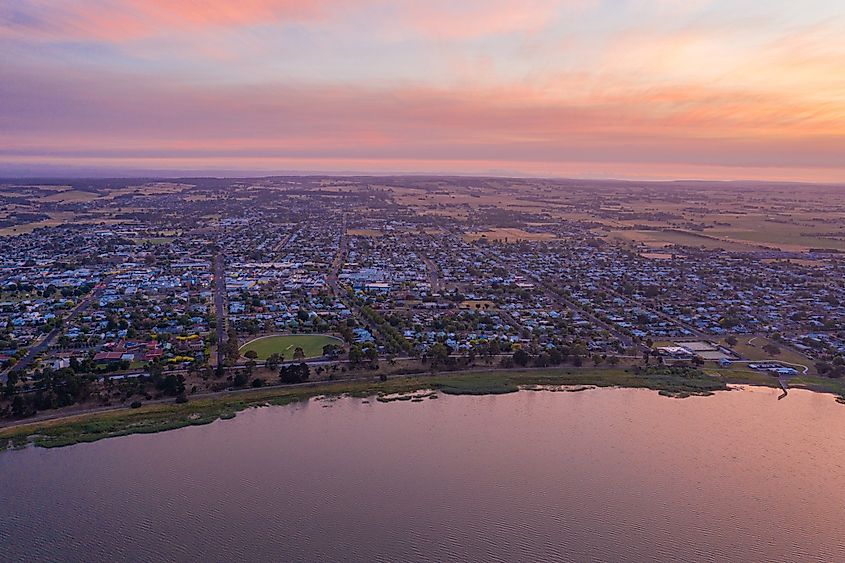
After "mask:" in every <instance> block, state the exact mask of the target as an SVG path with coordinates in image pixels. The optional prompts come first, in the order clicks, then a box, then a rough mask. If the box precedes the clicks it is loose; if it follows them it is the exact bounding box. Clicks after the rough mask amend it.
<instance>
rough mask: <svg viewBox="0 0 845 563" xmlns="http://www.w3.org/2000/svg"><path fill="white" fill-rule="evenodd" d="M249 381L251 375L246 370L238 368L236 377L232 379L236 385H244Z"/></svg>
mask: <svg viewBox="0 0 845 563" xmlns="http://www.w3.org/2000/svg"><path fill="white" fill-rule="evenodd" d="M248 382H249V376H248V375H247V373H246V370H242V369H241V370H238V372H237V373H236V374H235V379H234V380H233V381H232V384H233V385H234V386H235V387H243V386H244V385H246V384H247V383H248Z"/></svg>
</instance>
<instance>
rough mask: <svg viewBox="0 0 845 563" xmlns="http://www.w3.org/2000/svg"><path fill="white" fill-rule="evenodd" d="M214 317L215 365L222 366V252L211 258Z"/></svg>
mask: <svg viewBox="0 0 845 563" xmlns="http://www.w3.org/2000/svg"><path fill="white" fill-rule="evenodd" d="M213 274H214V278H213V284H214V316H215V320H216V322H217V327H216V329H217V365H222V364H223V360H224V358H225V356H226V353H225V351H224V350H223V343H224V342H225V340H226V267H225V262H224V257H223V253H222V252H218V253H217V254H215V255H214V258H213Z"/></svg>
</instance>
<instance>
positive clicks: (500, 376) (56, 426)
mask: <svg viewBox="0 0 845 563" xmlns="http://www.w3.org/2000/svg"><path fill="white" fill-rule="evenodd" d="M760 377H761V376H760V374H755V373H754V372H750V373H749V372H744V371H739V370H737V371H728V372H723V376H721V377H714V376H712V375H707V374H705V373H702V372H696V371H688V372H678V371H676V372H672V371H671V370H668V369H667V370H653V371H649V372H646V373H641V374H636V373H634V371H633V370H625V369H589V368H568V369H567V368H554V369H542V370H512V371H496V370H488V371H482V370H479V371H468V372H461V373H448V374H441V375H427V376H414V377H395V378H392V379H389V380H387V381H339V382H325V383H320V384H315V385H310V386H302V387H275V388H266V389H258V390H254V391H246V392H237V393H223V394H219V395H215V396H211V397H205V398H199V399H192V400H191V401H190V402H188V403H184V404H175V403H166V404H164V403H158V404H151V405H144V406H142V407H141V408H138V409H120V410H113V411H106V412H99V413H98V412H94V413H89V414H83V415H78V416H73V417H68V418H61V419H56V420H50V421H44V422H35V423H30V424H26V423H24V424H21V425H18V426H13V427H8V428H4V429H0V450H2V449H6V448H8V447H18V446H24V445H26V444H30V443H32V444H35V445H36V446H41V447H59V446H66V445H69V444H76V443H80V442H93V441H96V440H100V439H103V438H109V437H113V436H125V435H129V434H140V433H151V432H161V431H165V430H171V429H175V428H182V427H185V426H192V425H200V424H208V423H211V422H213V421H215V420H218V419H226V418H232V417H233V416H235V415H236V413H238V412H239V411H242V410H244V409H247V408H250V407H258V406H265V405H285V404H289V403H292V402H295V401H302V400H307V399H309V398H311V397H314V396H317V395H350V396H355V397H370V396H374V395H375V396H384V395H396V394H400V395H401V394H408V393H414V392H416V391H420V390H424V389H432V390H437V391H439V392H441V393H445V394H465V395H486V394H498V393H511V392H514V391H517V390H519V389H520V388H526V387H527V388H543V387H545V386H564V385H565V386H597V387H613V386H617V387H629V388H646V389H653V390H655V391H659V392H661V394H664V395H669V396H674V397H685V396H689V395H707V394H711V393H713V392H714V391H719V390H725V389H727V384H728V383H751V384H767V385H775V384H776V380H774V379H772V378H770V377H768V376H762V377H764V378H765V379H759V378H760ZM758 379H759V380H758ZM827 381H830V380H827ZM808 383H817V382H815V381H813V382H808ZM819 390H821V389H819ZM826 390H827V391H828V392H832V393H839V394H841V392H842V389H841V387H840V388H838V389H832V388H830V389H826Z"/></svg>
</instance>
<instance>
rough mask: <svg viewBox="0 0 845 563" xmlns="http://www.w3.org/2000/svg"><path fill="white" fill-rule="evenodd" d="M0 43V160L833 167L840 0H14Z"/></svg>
mask: <svg viewBox="0 0 845 563" xmlns="http://www.w3.org/2000/svg"><path fill="white" fill-rule="evenodd" d="M0 50H2V53H3V55H2V56H0V170H3V169H16V168H17V169H22V168H26V169H28V170H33V171H38V170H44V171H56V170H61V169H68V170H70V169H97V170H121V169H132V170H165V171H166V170H186V169H190V170H208V171H209V172H210V173H213V172H214V171H215V170H250V171H254V172H256V173H273V172H277V171H291V170H307V171H326V172H332V171H348V172H361V173H366V172H370V173H380V172H382V173H386V172H390V173H403V172H405V173H458V174H472V173H480V174H489V173H495V172H505V173H507V174H514V175H520V174H524V175H547V176H571V177H616V178H656V179H669V178H701V179H758V180H759V179H769V180H783V181H793V180H795V181H822V182H841V181H843V180H845V72H842V70H843V68H845V6H843V4H842V2H840V1H837V0H807V1H805V2H801V3H797V2H789V1H786V0H773V1H771V2H766V3H761V2H755V1H751V0H732V1H728V0H685V1H684V0H653V1H648V0H573V1H567V2H559V1H554V0H519V1H517V0H484V1H482V0H466V1H462V2H460V3H457V2H450V1H448V0H428V1H425V2H417V1H406V0H400V1H394V2H388V1H386V0H357V1H351V0H313V1H311V2H300V1H297V0H244V1H241V2H236V3H234V2H225V1H222V0H203V1H195V2H179V3H173V2H166V1H164V0H84V1H83V0H29V1H21V2H6V3H3V4H0Z"/></svg>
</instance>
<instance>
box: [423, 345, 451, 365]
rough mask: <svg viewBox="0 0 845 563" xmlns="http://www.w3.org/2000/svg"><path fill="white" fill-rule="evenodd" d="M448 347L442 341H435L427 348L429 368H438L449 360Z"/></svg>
mask: <svg viewBox="0 0 845 563" xmlns="http://www.w3.org/2000/svg"><path fill="white" fill-rule="evenodd" d="M449 353H450V350H449V347H448V346H446V345H445V344H443V343H442V342H435V343H434V344H433V345H432V346H431V348H429V349H428V356H429V358H430V359H431V369H434V370H436V369H438V368H439V367H441V366H444V365H446V363H447V362H448V360H449Z"/></svg>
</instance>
